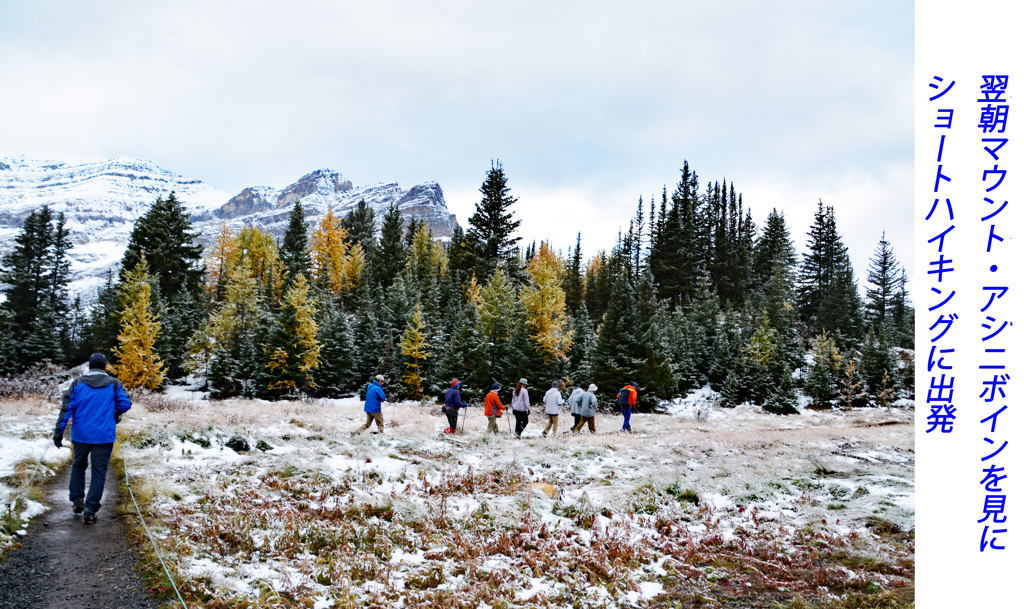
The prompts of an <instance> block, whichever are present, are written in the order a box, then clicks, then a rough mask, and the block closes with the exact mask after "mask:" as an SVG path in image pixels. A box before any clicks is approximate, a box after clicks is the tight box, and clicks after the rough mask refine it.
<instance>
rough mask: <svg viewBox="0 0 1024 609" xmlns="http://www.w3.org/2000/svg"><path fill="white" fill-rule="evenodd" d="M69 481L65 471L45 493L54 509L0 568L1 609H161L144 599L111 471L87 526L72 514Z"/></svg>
mask: <svg viewBox="0 0 1024 609" xmlns="http://www.w3.org/2000/svg"><path fill="white" fill-rule="evenodd" d="M70 476H71V467H70V466H69V467H68V468H67V469H66V470H65V471H64V473H63V474H61V475H60V476H58V477H57V478H56V479H55V480H54V481H53V482H51V483H50V485H49V486H47V487H46V489H45V491H44V494H45V497H44V502H45V503H46V504H47V505H49V506H51V507H52V509H51V510H49V511H48V512H47V513H46V514H44V515H43V516H41V517H40V518H39V520H37V521H36V522H35V523H34V524H33V526H32V529H31V530H32V533H30V534H29V536H28V537H27V538H26V539H25V540H24V542H23V547H21V548H19V549H17V550H15V551H13V552H11V553H10V554H9V558H8V560H6V561H4V562H3V563H0V607H11V608H14V607H17V608H19V609H35V608H39V609H107V608H118V609H122V608H123V609H150V608H153V609H156V608H157V607H159V606H160V603H159V601H157V600H156V599H154V598H150V597H149V596H147V595H146V593H145V589H146V588H145V586H144V585H143V583H142V580H141V579H140V578H139V576H138V574H137V573H136V572H135V563H136V561H137V558H136V556H135V553H134V552H132V550H131V549H130V548H129V547H128V543H127V542H126V541H125V528H124V525H123V524H122V523H121V520H120V518H119V517H118V516H117V505H118V504H119V503H120V497H119V496H118V489H117V487H118V484H117V474H115V473H114V468H113V467H110V468H109V469H108V470H107V483H106V485H105V486H104V488H103V499H102V501H101V502H102V504H103V507H102V508H100V511H99V512H98V513H97V514H96V518H97V522H96V523H95V524H91V525H88V526H86V525H83V524H82V519H81V517H80V516H77V517H76V516H72V514H71V503H70V502H69V501H68V479H69V478H70ZM89 476H90V472H86V474H85V479H86V482H87V483H88V480H89Z"/></svg>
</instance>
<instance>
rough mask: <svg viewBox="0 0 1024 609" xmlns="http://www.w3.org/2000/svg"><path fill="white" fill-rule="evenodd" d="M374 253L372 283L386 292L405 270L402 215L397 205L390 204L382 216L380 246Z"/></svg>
mask: <svg viewBox="0 0 1024 609" xmlns="http://www.w3.org/2000/svg"><path fill="white" fill-rule="evenodd" d="M374 251H375V253H376V256H375V258H374V262H373V266H374V272H375V273H376V277H374V281H375V283H376V284H377V285H380V286H381V287H382V288H384V290H387V289H388V288H389V287H391V284H392V283H393V282H394V281H395V279H396V278H397V277H398V275H399V274H400V273H401V272H402V269H404V268H405V257H406V247H405V242H404V241H403V240H402V215H401V214H400V213H399V211H398V205H395V204H392V205H391V206H390V207H389V208H388V211H387V213H385V214H384V222H383V224H382V225H381V235H380V246H379V247H378V248H377V249H376V250H374Z"/></svg>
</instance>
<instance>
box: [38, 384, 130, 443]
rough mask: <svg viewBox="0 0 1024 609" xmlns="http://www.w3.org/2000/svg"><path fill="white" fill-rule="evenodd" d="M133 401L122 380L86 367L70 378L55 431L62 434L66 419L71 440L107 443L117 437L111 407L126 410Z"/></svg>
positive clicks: (121, 410) (115, 423)
mask: <svg viewBox="0 0 1024 609" xmlns="http://www.w3.org/2000/svg"><path fill="white" fill-rule="evenodd" d="M131 407H132V401H131V400H130V399H129V398H128V394H127V393H125V392H124V387H123V386H122V385H121V381H119V380H117V379H115V378H114V377H112V376H110V375H109V374H107V373H106V372H104V371H103V370H89V371H88V372H86V373H85V374H83V375H82V376H80V377H78V378H77V379H75V380H74V381H72V382H71V386H70V387H68V389H67V391H65V392H64V399H63V400H62V401H61V407H60V415H58V417H57V429H56V430H55V432H57V433H60V434H61V435H63V434H64V430H65V429H66V428H67V425H68V421H73V423H74V424H73V425H72V426H71V441H72V442H82V443H85V444H109V443H113V442H114V441H116V440H117V422H116V421H115V419H114V410H115V409H116V410H117V412H128V411H129V410H130V409H131Z"/></svg>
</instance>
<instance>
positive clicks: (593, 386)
mask: <svg viewBox="0 0 1024 609" xmlns="http://www.w3.org/2000/svg"><path fill="white" fill-rule="evenodd" d="M587 391H589V392H591V393H593V392H595V391H597V385H595V384H593V383H591V384H590V388H589V389H587Z"/></svg>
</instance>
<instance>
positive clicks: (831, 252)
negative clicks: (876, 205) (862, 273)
mask: <svg viewBox="0 0 1024 609" xmlns="http://www.w3.org/2000/svg"><path fill="white" fill-rule="evenodd" d="M807 237H808V239H807V250H808V251H807V253H806V254H804V257H803V261H802V263H801V265H800V276H799V288H798V297H797V301H798V305H799V306H798V308H799V310H800V317H801V319H802V320H803V321H805V322H807V323H808V324H810V325H811V326H812V327H814V328H816V329H819V330H820V329H824V330H827V331H828V332H829V333H830V334H832V335H833V337H834V339H835V340H836V343H837V344H838V345H839V346H840V347H841V348H845V347H847V346H849V345H851V344H852V342H853V341H854V340H857V339H859V338H860V335H861V310H860V307H861V302H860V297H859V295H858V294H857V282H856V279H855V278H854V275H853V266H852V265H851V264H850V257H849V254H848V253H847V250H846V246H845V245H843V242H842V239H841V238H840V236H839V232H838V231H837V230H836V220H835V212H834V211H833V209H832V207H831V206H825V205H824V204H823V203H822V202H821V201H819V202H818V210H817V211H816V212H815V214H814V223H813V224H812V225H811V228H810V230H809V231H808V232H807Z"/></svg>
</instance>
